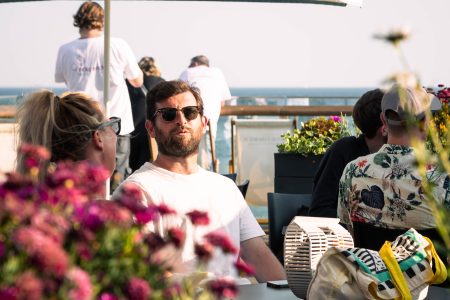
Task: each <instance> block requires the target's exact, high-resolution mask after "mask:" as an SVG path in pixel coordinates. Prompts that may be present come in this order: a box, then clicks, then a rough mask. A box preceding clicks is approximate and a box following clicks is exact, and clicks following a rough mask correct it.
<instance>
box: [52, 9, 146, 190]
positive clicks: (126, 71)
mask: <svg viewBox="0 0 450 300" xmlns="http://www.w3.org/2000/svg"><path fill="white" fill-rule="evenodd" d="M73 18H74V23H73V24H74V26H75V27H78V28H79V32H80V38H79V39H76V40H74V41H72V42H70V43H67V44H64V45H62V46H61V47H60V48H59V51H58V58H57V60H56V70H55V80H56V82H65V84H66V86H67V88H68V89H69V91H84V92H86V93H87V94H89V95H90V96H91V97H92V98H93V99H96V100H98V101H99V103H100V104H101V107H102V109H103V110H106V111H107V113H108V116H117V117H120V118H121V120H122V131H121V135H120V136H119V137H118V139H117V154H116V171H115V174H114V176H113V180H112V183H114V182H117V181H121V180H122V179H123V178H124V177H126V175H127V173H129V170H128V169H129V167H128V158H129V154H130V137H129V134H130V133H131V132H132V131H133V130H134V126H133V116H132V112H131V103H130V97H129V95H128V91H127V87H126V84H125V80H124V78H127V79H128V80H129V82H130V83H131V84H132V85H133V86H134V87H140V86H141V85H142V82H143V75H142V71H141V70H140V69H139V66H138V65H137V63H136V59H135V57H134V54H133V52H132V51H131V48H130V47H129V46H128V44H127V43H126V42H125V41H124V40H122V39H118V38H111V50H110V53H111V55H110V59H111V61H110V66H109V70H110V79H109V90H110V95H109V99H107V101H105V99H103V91H104V89H103V78H104V73H103V71H104V69H105V66H104V65H103V62H104V60H103V58H104V42H103V39H104V38H103V27H104V10H103V8H102V7H101V6H100V5H99V4H97V3H96V2H91V1H86V2H84V3H83V4H82V5H81V6H80V8H79V9H78V11H77V13H76V14H75V15H74V16H73ZM113 187H114V186H113Z"/></svg>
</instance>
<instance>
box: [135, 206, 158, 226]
mask: <svg viewBox="0 0 450 300" xmlns="http://www.w3.org/2000/svg"><path fill="white" fill-rule="evenodd" d="M157 212H158V211H157V209H156V208H155V207H153V206H150V207H145V208H144V209H142V210H140V211H136V212H135V217H136V222H137V223H138V224H140V225H145V224H147V223H148V222H150V221H153V220H154V219H155V218H156V217H157Z"/></svg>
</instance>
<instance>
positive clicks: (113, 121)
mask: <svg viewBox="0 0 450 300" xmlns="http://www.w3.org/2000/svg"><path fill="white" fill-rule="evenodd" d="M108 126H111V128H112V130H113V131H114V133H115V134H116V135H119V133H120V118H118V117H111V118H109V120H108V121H105V122H102V123H100V125H98V126H97V128H96V129H97V130H98V129H102V128H105V127H108Z"/></svg>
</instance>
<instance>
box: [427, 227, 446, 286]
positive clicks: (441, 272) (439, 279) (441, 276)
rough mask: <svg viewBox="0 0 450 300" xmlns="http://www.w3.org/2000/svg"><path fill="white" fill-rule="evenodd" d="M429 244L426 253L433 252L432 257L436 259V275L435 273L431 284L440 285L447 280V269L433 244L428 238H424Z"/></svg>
mask: <svg viewBox="0 0 450 300" xmlns="http://www.w3.org/2000/svg"><path fill="white" fill-rule="evenodd" d="M423 238H424V239H425V240H427V242H428V246H427V247H426V248H425V251H427V252H431V256H432V257H433V258H434V262H435V266H434V267H435V269H436V273H434V276H433V278H432V279H431V281H430V284H439V283H443V282H444V281H445V279H447V269H446V268H445V265H444V263H443V262H442V260H441V259H440V258H439V256H438V255H437V253H436V249H435V248H434V245H433V242H432V241H431V240H430V239H429V238H427V237H426V236H424V237H423Z"/></svg>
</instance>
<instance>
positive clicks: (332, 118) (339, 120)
mask: <svg viewBox="0 0 450 300" xmlns="http://www.w3.org/2000/svg"><path fill="white" fill-rule="evenodd" d="M330 119H331V120H333V121H334V122H338V123H340V122H341V121H342V119H341V117H339V116H330Z"/></svg>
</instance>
